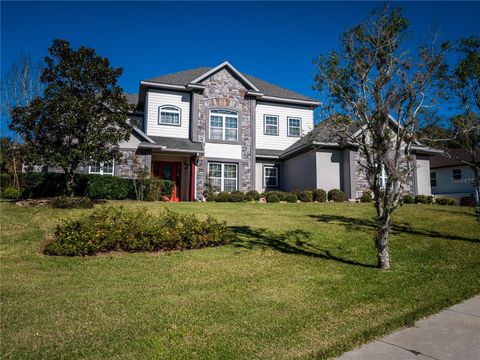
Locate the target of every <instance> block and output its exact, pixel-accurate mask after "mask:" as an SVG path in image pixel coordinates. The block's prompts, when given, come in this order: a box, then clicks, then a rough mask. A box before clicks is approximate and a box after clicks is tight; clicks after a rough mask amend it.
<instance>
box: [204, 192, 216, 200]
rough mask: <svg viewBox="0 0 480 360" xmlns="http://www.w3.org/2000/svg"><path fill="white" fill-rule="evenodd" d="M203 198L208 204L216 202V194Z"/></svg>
mask: <svg viewBox="0 0 480 360" xmlns="http://www.w3.org/2000/svg"><path fill="white" fill-rule="evenodd" d="M204 196H205V200H207V201H208V202H215V201H217V194H214V193H207V194H206V195H204Z"/></svg>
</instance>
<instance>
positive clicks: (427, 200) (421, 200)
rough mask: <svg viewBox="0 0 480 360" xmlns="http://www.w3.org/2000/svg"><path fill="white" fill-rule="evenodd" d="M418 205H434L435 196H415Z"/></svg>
mask: <svg viewBox="0 0 480 360" xmlns="http://www.w3.org/2000/svg"><path fill="white" fill-rule="evenodd" d="M414 201H415V203H416V204H433V196H431V195H416V196H415V200H414Z"/></svg>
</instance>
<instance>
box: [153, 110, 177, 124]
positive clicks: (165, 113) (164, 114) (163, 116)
mask: <svg viewBox="0 0 480 360" xmlns="http://www.w3.org/2000/svg"><path fill="white" fill-rule="evenodd" d="M158 123H159V124H161V125H173V126H180V109H179V108H177V107H175V106H171V105H166V106H160V107H159V108H158Z"/></svg>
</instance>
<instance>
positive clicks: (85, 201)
mask: <svg viewBox="0 0 480 360" xmlns="http://www.w3.org/2000/svg"><path fill="white" fill-rule="evenodd" d="M50 206H51V207H53V208H57V209H91V208H93V201H92V200H91V199H90V198H88V197H75V196H59V197H56V198H54V199H52V201H50Z"/></svg>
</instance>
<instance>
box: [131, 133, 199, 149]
mask: <svg viewBox="0 0 480 360" xmlns="http://www.w3.org/2000/svg"><path fill="white" fill-rule="evenodd" d="M149 137H150V139H152V140H153V141H154V143H149V142H142V143H141V144H140V146H139V147H141V148H147V149H159V150H161V151H165V152H180V153H203V145H202V143H197V142H193V141H191V140H190V139H179V138H171V137H163V136H149Z"/></svg>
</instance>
